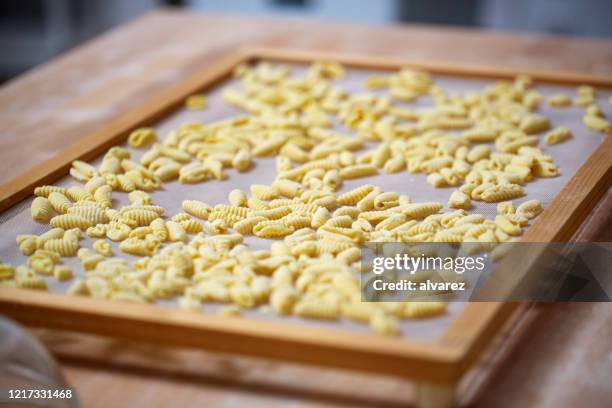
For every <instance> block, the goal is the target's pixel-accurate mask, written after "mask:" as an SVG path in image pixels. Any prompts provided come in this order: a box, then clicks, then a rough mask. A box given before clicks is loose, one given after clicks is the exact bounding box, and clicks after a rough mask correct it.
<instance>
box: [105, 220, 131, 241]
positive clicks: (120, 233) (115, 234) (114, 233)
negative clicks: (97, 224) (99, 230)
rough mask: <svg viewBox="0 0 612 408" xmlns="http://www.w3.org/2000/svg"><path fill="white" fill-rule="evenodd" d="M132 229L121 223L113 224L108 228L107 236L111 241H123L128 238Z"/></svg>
mask: <svg viewBox="0 0 612 408" xmlns="http://www.w3.org/2000/svg"><path fill="white" fill-rule="evenodd" d="M131 230H132V229H131V228H130V227H129V226H128V225H126V224H124V223H121V222H111V223H110V224H108V226H107V227H106V236H107V237H108V239H110V240H111V241H123V240H124V239H126V238H127V237H128V235H129V234H130V231H131Z"/></svg>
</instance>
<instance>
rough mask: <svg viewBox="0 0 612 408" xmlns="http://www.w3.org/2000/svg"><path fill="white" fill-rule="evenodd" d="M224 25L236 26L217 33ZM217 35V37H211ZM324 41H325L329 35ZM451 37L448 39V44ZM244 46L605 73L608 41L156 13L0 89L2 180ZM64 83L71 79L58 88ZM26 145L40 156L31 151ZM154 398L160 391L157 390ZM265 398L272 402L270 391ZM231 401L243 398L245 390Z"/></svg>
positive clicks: (151, 392) (88, 376)
mask: <svg viewBox="0 0 612 408" xmlns="http://www.w3.org/2000/svg"><path fill="white" fill-rule="evenodd" d="M228 26H234V27H240V28H239V29H237V30H234V31H231V32H227V30H226V29H225V28H226V27H228ZM218 32H224V35H223V36H215V33H218ZM225 34H227V35H225ZM212 37H214V38H215V42H214V43H213V42H210V43H208V44H204V43H203V44H201V45H202V47H201V48H200V47H193V46H192V44H193V41H192V40H193V38H212ZM128 38H129V39H130V41H127V39H128ZM331 38H333V39H334V40H333V41H330V39H331ZM407 38H409V40H410V41H407V40H406V39H407ZM451 42H452V44H453V46H452V47H449V46H448V44H449V43H451ZM245 43H249V44H260V45H281V46H292V47H296V48H301V49H325V50H330V51H331V50H342V51H343V52H346V51H351V52H359V53H362V54H373V55H383V56H384V55H387V56H391V55H395V56H397V55H400V56H402V57H407V58H410V59H413V60H436V61H442V60H454V61H456V62H458V63H462V62H463V63H469V64H472V65H473V64H477V65H478V64H484V65H494V64H503V65H504V66H510V67H518V68H522V69H525V68H530V69H538V70H540V69H544V70H552V69H559V68H560V69H563V70H569V71H575V72H590V73H592V74H595V75H606V74H610V73H611V71H612V64H610V61H611V60H612V59H611V56H612V46H611V45H610V44H609V43H606V42H603V41H591V40H577V39H566V38H535V37H517V36H509V35H482V34H480V33H478V32H471V31H464V30H454V29H453V30H449V29H432V28H429V27H418V26H415V27H389V28H386V27H385V28H381V27H368V28H365V27H355V26H340V25H333V24H324V23H315V22H305V21H298V22H296V21H289V22H288V21H284V20H274V19H257V18H248V19H247V18H239V17H225V16H206V15H187V14H182V13H174V12H173V13H169V12H158V13H155V14H152V15H149V16H147V17H144V18H142V19H140V20H138V21H136V22H134V23H132V24H131V25H129V26H126V27H124V28H121V29H119V30H116V31H114V32H111V33H109V34H107V35H106V36H104V37H102V38H99V39H97V40H95V41H94V42H92V43H90V44H88V45H86V46H84V47H80V48H79V49H78V50H76V51H74V52H73V53H70V54H68V55H66V56H64V57H61V58H59V59H58V60H56V61H54V62H53V63H51V64H49V65H46V66H44V67H42V68H38V69H36V70H34V71H33V72H31V73H29V74H27V75H26V76H24V77H22V78H20V79H18V80H16V81H13V82H12V83H10V84H8V85H7V86H6V87H4V88H2V89H1V90H0V101H2V102H3V110H2V112H0V116H1V117H2V119H3V120H1V121H0V123H2V125H0V126H2V128H1V129H2V133H1V137H2V139H3V141H6V142H7V143H6V146H7V148H6V149H5V150H4V151H3V152H2V153H0V154H1V155H2V158H3V160H2V161H0V163H1V164H0V166H1V167H0V174H2V176H0V177H3V178H5V179H10V178H11V177H13V176H14V175H16V174H19V172H20V171H23V170H25V169H27V168H29V167H31V166H32V165H33V164H35V163H36V162H39V161H40V160H41V159H42V158H45V157H50V156H52V155H53V154H54V153H56V152H57V151H58V150H59V148H61V147H62V146H64V145H66V144H68V143H71V142H74V141H76V140H78V138H79V137H80V136H81V135H82V134H85V133H88V132H89V131H90V130H91V129H95V128H98V127H99V125H100V124H101V123H104V122H105V121H106V120H108V118H111V117H113V116H115V115H116V114H117V113H118V112H121V111H122V110H124V109H126V108H129V107H130V106H134V105H135V104H137V103H139V102H140V101H142V100H143V99H146V98H148V97H150V96H151V95H154V94H155V93H157V92H158V91H159V90H160V89H163V88H164V87H167V86H169V85H170V84H172V83H173V81H176V79H177V78H179V77H181V76H184V75H187V74H188V73H190V72H191V73H193V72H195V70H197V69H198V67H201V66H202V64H203V63H205V62H206V61H207V60H208V59H210V58H212V57H214V56H218V55H220V54H222V53H223V52H225V51H226V48H227V47H228V46H234V45H241V44H245ZM103 50H113V51H112V52H103ZM474 50H478V52H474ZM126 61H132V62H133V64H130V63H129V62H127V63H126ZM117 67H120V68H117ZM144 67H146V70H145V69H144ZM72 81H74V83H78V84H80V85H79V86H78V87H76V86H67V84H69V83H73V82H72ZM4 106H7V107H8V108H6V109H4ZM48 135H53V137H52V138H51V137H48ZM20 142H21V143H24V144H21V143H20ZM25 143H28V147H29V148H28V149H27V151H24V149H23V146H24V145H25ZM30 146H31V149H30ZM32 151H36V152H42V154H41V155H32ZM95 371H96V370H95V369H94V370H91V371H90V372H89V373H88V374H83V376H82V377H80V378H81V379H82V380H83V381H84V382H88V381H90V383H91V382H93V383H95V382H96V380H92V379H94V378H96V373H95ZM84 372H86V370H85V371H84ZM81 373H83V372H81ZM114 375H118V374H117V373H116V372H115V374H114ZM98 378H99V379H100V378H101V377H98ZM130 378H131V379H134V376H130V375H127V376H124V377H120V378H119V379H116V378H115V379H114V378H113V377H112V376H108V377H106V379H107V380H108V381H104V380H101V379H100V381H99V382H97V383H96V386H107V387H112V386H113V384H114V387H116V388H120V389H126V388H125V387H123V386H122V385H119V384H121V383H122V381H128V382H129V380H130ZM302 378H303V377H302ZM115 380H116V381H115ZM518 380H519V378H518V375H516V376H515V381H517V382H518V383H519V384H520V381H518ZM297 381H298V382H299V379H298V380H297ZM138 384H139V385H140V387H139V386H135V385H134V383H132V385H133V386H134V387H133V388H132V389H131V390H132V392H134V391H135V393H132V395H136V394H139V392H138V390H143V388H144V389H146V390H147V392H149V394H148V395H149V396H151V398H152V400H153V401H155V400H156V399H155V398H153V396H152V395H155V392H154V390H153V389H151V388H149V387H146V385H145V384H146V382H142V381H141V382H139V383H138ZM173 386H177V384H176V383H174V384H173ZM127 387H129V385H127ZM92 389H95V387H94V388H92ZM164 389H166V390H168V389H171V388H164ZM183 389H184V388H183ZM192 391H194V393H195V390H192ZM157 397H160V398H161V394H157ZM270 398H272V400H273V401H272V402H274V401H276V402H277V403H278V401H277V399H276V398H275V397H273V396H272V397H270ZM255 400H257V398H255ZM280 400H281V401H282V398H281V399H280ZM90 401H91V399H90ZM120 401H122V400H118V401H117V402H120ZM158 401H164V400H163V398H162V399H160V400H158ZM186 401H188V400H186ZM241 401H243V402H245V403H246V401H249V399H248V396H247V397H246V399H244V400H241ZM251 401H254V400H251ZM123 402H125V401H123ZM166 402H168V401H167V400H166ZM217 402H218V403H219V405H220V404H221V403H225V402H227V400H224V399H218V400H217ZM268 402H270V400H269V399H268ZM308 402H309V401H308V400H307V401H306V404H308ZM310 402H312V401H310ZM313 405H316V402H315V403H314V404H313ZM124 406H125V404H124ZM128 406H129V404H128ZM160 406H163V405H160ZM266 406H272V405H266ZM489 406H491V405H489Z"/></svg>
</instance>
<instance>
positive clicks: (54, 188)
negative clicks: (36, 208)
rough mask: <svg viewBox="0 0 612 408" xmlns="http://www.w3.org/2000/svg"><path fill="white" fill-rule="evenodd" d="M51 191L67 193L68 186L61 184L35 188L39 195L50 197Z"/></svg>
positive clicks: (36, 194) (36, 193) (35, 193)
mask: <svg viewBox="0 0 612 408" xmlns="http://www.w3.org/2000/svg"><path fill="white" fill-rule="evenodd" d="M51 193H60V194H63V195H65V194H66V187H59V186H40V187H36V188H35V189H34V195H35V196H38V197H45V198H49V194H51Z"/></svg>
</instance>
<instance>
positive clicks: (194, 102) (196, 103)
mask: <svg viewBox="0 0 612 408" xmlns="http://www.w3.org/2000/svg"><path fill="white" fill-rule="evenodd" d="M206 105H207V102H206V96H204V95H202V94H196V95H190V96H188V97H187V99H186V100H185V107H186V108H187V109H189V110H200V109H204V108H206Z"/></svg>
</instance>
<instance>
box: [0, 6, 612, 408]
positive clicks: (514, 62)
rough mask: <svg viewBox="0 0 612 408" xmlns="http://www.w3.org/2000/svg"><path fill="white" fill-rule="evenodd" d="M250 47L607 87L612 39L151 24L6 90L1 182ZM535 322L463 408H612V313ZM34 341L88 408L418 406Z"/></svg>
mask: <svg viewBox="0 0 612 408" xmlns="http://www.w3.org/2000/svg"><path fill="white" fill-rule="evenodd" d="M244 45H267V46H282V47H293V48H296V49H308V50H325V51H342V52H346V53H349V52H353V53H360V54H373V55H387V56H401V57H404V58H411V59H414V60H434V61H450V62H453V63H458V64H470V65H479V64H482V65H501V66H511V67H518V68H521V67H523V68H526V69H552V70H568V71H576V72H584V73H592V74H598V75H612V42H611V41H609V40H594V39H577V38H563V37H535V36H519V35H515V34H496V33H490V32H486V31H475V30H465V29H450V28H440V27H432V26H422V25H405V26H384V27H383V26H357V25H340V24H332V23H323V22H314V21H307V20H301V19H292V20H289V19H274V18H264V17H236V16H227V15H212V14H195V13H185V12H178V11H169V10H162V11H156V12H153V13H150V14H148V15H146V16H144V17H141V18H139V19H137V20H135V21H134V22H132V23H130V24H127V25H124V26H122V27H119V28H118V29H115V30H112V31H110V32H108V33H106V34H104V35H102V36H101V37H98V38H96V39H95V40H93V41H91V42H89V43H87V44H85V45H83V46H81V47H78V48H76V49H74V50H72V51H70V52H69V53H67V54H65V55H63V56H61V57H59V58H57V59H55V60H53V61H51V62H49V63H47V64H45V65H43V66H40V67H37V68H35V69H33V70H31V71H30V72H28V73H26V74H25V75H22V76H21V77H19V78H17V79H15V80H13V81H10V82H9V83H7V84H6V85H4V86H3V87H2V88H0V106H2V108H0V140H1V142H2V146H3V148H2V150H0V183H3V182H5V181H8V180H10V179H12V178H14V177H15V176H17V175H19V174H20V173H21V172H23V171H25V170H27V169H28V168H30V167H31V166H33V165H34V164H37V163H39V162H40V161H42V160H44V159H47V158H49V157H51V156H53V155H54V154H55V153H56V152H58V150H60V149H61V148H62V147H63V146H65V145H67V144H70V143H72V142H74V141H75V140H77V139H78V138H79V137H80V136H82V135H84V134H86V133H88V132H89V131H91V130H92V129H95V128H97V127H99V126H100V125H103V124H104V122H105V121H106V120H108V119H109V118H111V117H112V116H113V115H116V114H117V113H119V112H121V111H123V110H125V109H129V108H131V107H133V106H136V105H138V104H139V103H140V102H141V101H143V100H144V99H146V98H148V97H150V96H151V95H154V94H156V93H157V92H158V91H160V90H161V89H163V88H164V87H166V86H168V85H169V84H171V83H172V82H173V81H174V80H176V79H177V78H179V77H181V76H183V75H187V74H189V73H191V72H193V71H195V70H196V69H198V68H199V67H201V66H202V65H203V64H206V62H207V61H209V60H211V59H212V58H215V57H218V56H220V55H221V54H223V53H224V52H226V51H229V50H231V49H234V48H235V47H240V46H244ZM611 197H612V195H611V194H608V198H607V199H606V200H604V201H603V202H602V203H601V204H600V208H599V210H598V211H597V212H596V213H595V214H594V215H593V216H592V217H591V221H590V222H589V223H588V225H587V226H586V227H585V228H586V229H587V230H588V231H587V233H585V234H584V235H583V237H585V236H586V237H587V238H586V239H589V240H595V239H598V240H608V241H609V240H611V238H612V236H611V234H610V231H612V229H611V228H610V226H612V224H611V223H610V217H609V215H610V213H612V206H611V205H610V204H611V203H612V199H611ZM529 318H531V319H535V320H537V321H536V322H535V324H532V325H530V326H529V328H528V333H526V335H523V336H520V339H519V340H518V343H517V342H516V341H513V340H512V338H513V336H512V333H508V334H507V336H506V337H507V338H508V339H509V340H508V341H505V342H504V346H503V347H502V348H504V349H508V350H512V353H506V354H504V353H501V354H499V355H496V356H495V357H491V358H490V359H488V360H487V362H485V363H483V364H482V366H483V367H482V369H481V370H480V371H482V372H485V371H487V369H488V368H489V366H500V367H499V368H500V369H496V370H495V374H494V375H493V376H488V378H487V380H486V381H485V382H481V385H480V387H479V388H478V389H470V390H468V392H467V393H466V395H467V400H468V401H476V405H477V406H482V407H491V406H497V407H513V406H544V407H565V406H567V407H572V406H576V405H577V404H581V405H583V406H589V407H591V406H604V405H606V403H607V402H609V401H610V400H611V399H612V388H610V387H609V378H610V376H611V375H612V358H611V355H612V354H611V352H612V347H611V346H610V344H611V343H610V338H612V305H610V304H603V303H602V304H588V303H585V304H563V305H547V306H543V307H539V308H537V309H534V310H533V311H532V313H530V317H529ZM37 333H38V334H39V335H40V337H41V338H42V339H43V341H44V342H45V343H46V344H47V345H48V346H49V347H51V349H52V350H54V351H55V352H56V353H57V354H58V356H59V357H60V359H61V361H62V364H63V368H64V372H65V374H66V376H67V378H68V380H69V382H70V383H71V384H73V385H74V386H75V387H76V388H77V390H78V392H79V393H80V395H81V398H82V400H83V402H84V406H86V407H108V406H116V407H120V406H129V407H133V406H141V405H145V404H146V406H149V407H157V406H160V407H161V406H168V405H170V404H172V405H176V406H185V407H188V406H207V407H208V406H224V407H225V406H228V407H242V406H248V407H258V406H261V407H284V406H287V405H291V406H296V407H323V406H325V407H339V406H401V405H402V404H405V403H407V402H409V401H410V400H411V391H410V384H409V383H408V382H407V381H403V380H401V379H397V378H384V377H375V376H368V375H365V374H355V373H349V372H341V371H339V370H333V371H332V370H322V369H317V368H311V367H300V366H295V365H290V364H279V363H272V362H269V361H261V360H259V361H258V360H253V359H247V358H238V357H234V356H227V355H212V354H207V353H203V352H192V351H184V350H170V349H160V348H153V347H151V346H147V345H142V344H140V345H139V344H126V343H119V342H114V341H109V340H104V339H97V338H89V337H85V336H75V335H68V334H65V333H57V332H49V331H43V330H38V331H37ZM514 337H516V336H514ZM513 343H517V344H513ZM504 356H506V357H504ZM507 356H511V357H507ZM151 357H153V358H151ZM151 360H154V361H151ZM103 396H104V398H103ZM109 399H110V401H109Z"/></svg>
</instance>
